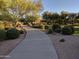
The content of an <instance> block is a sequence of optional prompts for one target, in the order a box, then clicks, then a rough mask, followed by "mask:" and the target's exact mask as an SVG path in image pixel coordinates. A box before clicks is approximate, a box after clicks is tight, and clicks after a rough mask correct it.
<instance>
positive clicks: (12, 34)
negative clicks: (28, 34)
mask: <svg viewBox="0 0 79 59" xmlns="http://www.w3.org/2000/svg"><path fill="white" fill-rule="evenodd" d="M23 33H24V31H22V30H21V31H20V30H17V29H16V28H11V29H8V30H7V31H6V30H0V40H8V39H16V38H18V37H19V35H20V34H23Z"/></svg>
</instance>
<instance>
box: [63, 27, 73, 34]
mask: <svg viewBox="0 0 79 59" xmlns="http://www.w3.org/2000/svg"><path fill="white" fill-rule="evenodd" d="M73 33H74V28H73V27H72V26H65V27H64V28H62V34H64V35H72V34H73Z"/></svg>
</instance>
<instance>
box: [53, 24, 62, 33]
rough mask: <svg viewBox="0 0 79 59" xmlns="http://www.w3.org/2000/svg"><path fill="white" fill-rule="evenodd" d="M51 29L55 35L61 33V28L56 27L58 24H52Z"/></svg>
mask: <svg viewBox="0 0 79 59" xmlns="http://www.w3.org/2000/svg"><path fill="white" fill-rule="evenodd" d="M52 29H53V31H54V32H57V33H60V32H61V26H60V25H58V24H54V25H53V26H52Z"/></svg>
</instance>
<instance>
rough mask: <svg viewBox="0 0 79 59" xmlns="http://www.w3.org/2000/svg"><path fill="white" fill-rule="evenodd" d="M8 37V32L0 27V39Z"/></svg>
mask: <svg viewBox="0 0 79 59" xmlns="http://www.w3.org/2000/svg"><path fill="white" fill-rule="evenodd" d="M4 39H6V32H5V30H1V29H0V41H1V40H4Z"/></svg>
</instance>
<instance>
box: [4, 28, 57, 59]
mask: <svg viewBox="0 0 79 59" xmlns="http://www.w3.org/2000/svg"><path fill="white" fill-rule="evenodd" d="M8 56H10V57H6V58H5V59H58V56H57V54H56V51H55V49H54V46H53V45H52V42H51V41H50V39H49V37H48V36H47V35H46V34H45V33H43V32H41V31H39V30H34V29H32V30H27V35H26V38H25V40H23V41H22V42H21V43H20V44H19V45H18V46H17V47H16V48H15V49H14V50H13V51H12V52H11V53H10V54H9V55H8Z"/></svg>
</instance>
